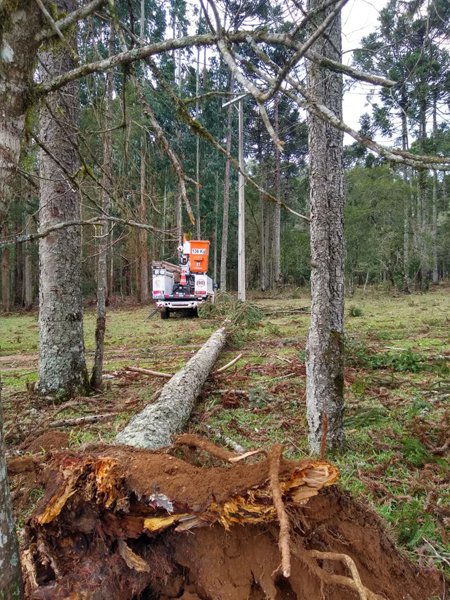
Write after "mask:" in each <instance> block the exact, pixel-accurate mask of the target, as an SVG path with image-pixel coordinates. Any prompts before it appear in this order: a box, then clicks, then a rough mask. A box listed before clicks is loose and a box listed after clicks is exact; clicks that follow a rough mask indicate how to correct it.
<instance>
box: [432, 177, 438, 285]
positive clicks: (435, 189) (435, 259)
mask: <svg viewBox="0 0 450 600" xmlns="http://www.w3.org/2000/svg"><path fill="white" fill-rule="evenodd" d="M437 205H438V180H437V172H436V171H433V222H432V229H433V236H432V239H433V283H434V284H438V283H439V265H438V226H437V220H438V206H437Z"/></svg>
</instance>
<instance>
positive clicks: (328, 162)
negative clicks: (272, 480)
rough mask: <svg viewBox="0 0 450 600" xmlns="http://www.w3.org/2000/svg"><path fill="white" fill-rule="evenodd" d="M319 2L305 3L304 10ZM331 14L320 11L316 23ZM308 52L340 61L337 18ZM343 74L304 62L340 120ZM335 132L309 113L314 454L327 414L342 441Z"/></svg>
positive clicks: (311, 84)
mask: <svg viewBox="0 0 450 600" xmlns="http://www.w3.org/2000/svg"><path fill="white" fill-rule="evenodd" d="M321 4H322V3H321V0H310V1H309V10H314V9H317V7H319V6H320V5H321ZM330 10H331V8H330V7H328V8H326V9H325V10H323V11H321V12H320V13H319V18H318V20H319V22H321V21H322V19H324V18H325V17H326V15H327V14H328V12H329V11H330ZM312 48H313V49H314V50H315V51H316V52H318V53H319V54H322V55H324V56H326V57H328V58H331V59H333V60H336V61H338V62H340V60H341V18H340V15H339V16H338V17H337V18H336V19H335V21H334V23H333V25H332V27H331V28H330V29H329V30H328V32H327V36H326V38H325V36H323V37H322V38H320V39H319V40H318V41H316V42H315V43H314V44H313V46H312ZM342 87H343V86H342V76H341V75H340V74H338V73H333V72H331V71H328V70H327V69H325V68H323V67H319V66H318V65H316V64H312V63H309V64H308V88H309V89H310V90H311V93H313V95H314V97H315V98H316V99H317V100H318V101H319V102H320V103H321V104H324V105H325V106H327V107H328V108H329V109H330V110H332V111H333V112H334V114H336V115H337V116H338V117H341V116H342V91H343V90H342ZM342 141H343V136H342V133H341V132H340V131H338V130H337V129H335V128H334V127H333V126H332V125H330V124H328V123H325V122H324V121H322V120H321V119H319V118H318V117H316V116H315V115H314V114H313V113H311V112H310V114H309V152H310V204H311V266H312V271H311V325H310V330H309V336H308V343H307V350H306V376H307V386H306V393H307V418H308V426H309V446H310V449H311V450H312V451H313V452H318V451H319V449H320V445H321V440H322V435H323V419H324V415H325V414H326V416H327V421H328V428H327V437H326V439H327V447H328V448H329V449H331V450H333V449H339V448H342V447H343V445H344V442H345V434H344V427H343V410H344V217H343V212H344V170H343V162H342V151H343V147H342Z"/></svg>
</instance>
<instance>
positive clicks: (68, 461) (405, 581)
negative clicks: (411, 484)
mask: <svg viewBox="0 0 450 600" xmlns="http://www.w3.org/2000/svg"><path fill="white" fill-rule="evenodd" d="M52 452H53V451H51V452H50V453H49V454H48V455H45V456H43V457H42V460H41V462H39V460H40V459H39V458H37V457H34V461H31V460H30V461H29V462H30V466H29V468H30V470H32V471H33V478H34V482H36V479H39V480H40V481H41V483H42V484H43V485H45V494H44V497H43V498H42V500H41V501H40V503H39V505H38V507H37V508H36V510H35V512H34V514H33V515H32V516H31V518H30V519H29V520H28V522H27V524H26V526H25V535H24V538H23V552H22V556H23V564H24V571H25V579H26V583H27V598H28V599H30V600H31V599H38V598H42V599H47V600H59V599H61V600H62V599H63V598H69V597H70V598H71V599H72V600H78V599H80V600H81V598H89V599H91V600H103V599H108V600H116V599H117V600H119V599H120V600H138V599H139V600H141V599H142V600H147V599H148V600H156V599H160V600H169V599H174V598H182V599H183V600H260V599H261V600H262V599H265V598H268V599H271V600H296V599H297V600H315V599H322V598H324V599H326V600H380V599H385V600H425V599H429V598H432V597H433V596H438V595H439V594H441V593H442V581H441V576H440V575H439V574H438V573H437V572H436V571H428V572H426V571H423V570H420V569H419V568H418V567H417V565H414V564H413V563H412V562H410V561H409V560H408V559H407V558H406V557H405V556H404V555H403V554H402V553H401V552H400V551H399V550H398V549H397V548H396V547H395V544H394V543H393V541H392V540H391V539H390V537H389V535H387V533H386V531H385V529H384V527H383V524H382V522H381V519H380V518H379V517H378V516H377V515H376V514H375V513H374V512H372V511H371V510H370V509H369V508H368V507H367V506H364V505H362V504H361V503H359V502H356V501H355V500H354V499H352V498H351V497H350V496H349V495H348V494H346V493H344V492H342V491H341V490H340V489H339V487H338V486H337V485H334V483H335V481H336V478H337V469H336V467H334V466H332V465H330V464H329V463H327V462H326V461H312V460H303V461H298V462H294V461H286V460H281V463H280V466H279V470H278V472H277V477H278V481H279V489H280V491H281V494H282V500H283V505H284V509H285V511H286V513H287V515H288V517H289V526H290V563H291V575H290V577H289V578H285V577H283V575H282V574H281V569H280V565H281V556H280V550H279V541H280V540H279V537H280V528H279V524H278V515H277V510H276V507H274V503H273V494H272V493H273V488H272V487H271V477H270V474H271V472H272V466H273V462H272V460H271V458H272V455H271V454H270V453H269V455H268V456H266V457H265V458H263V459H260V457H258V458H255V457H252V458H250V459H249V460H250V461H255V460H259V462H254V463H253V464H244V463H243V462H242V461H241V462H239V463H237V464H233V465H232V466H226V467H216V468H206V467H195V466H193V465H192V464H189V463H187V462H185V461H182V460H180V459H179V458H177V457H175V456H172V455H170V454H162V453H161V454H158V453H153V452H150V451H143V450H137V449H133V448H128V447H108V446H96V447H91V448H88V449H87V450H86V451H85V452H84V453H79V454H77V453H75V452H68V451H61V452H53V455H52ZM31 458H32V457H31ZM20 460H21V459H15V462H14V461H12V462H11V464H13V465H14V464H15V465H16V467H17V465H18V464H19V461H20ZM16 471H17V469H16ZM21 475H23V473H21ZM13 477H14V475H13Z"/></svg>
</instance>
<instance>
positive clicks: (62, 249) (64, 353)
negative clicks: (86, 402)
mask: <svg viewBox="0 0 450 600" xmlns="http://www.w3.org/2000/svg"><path fill="white" fill-rule="evenodd" d="M76 8H77V2H76V0H58V2H57V9H58V12H60V11H64V12H66V13H70V12H71V11H73V10H75V9H76ZM66 40H67V41H68V42H69V43H70V44H71V45H72V47H75V44H76V41H75V40H76V38H75V35H73V36H72V37H71V38H69V37H66ZM40 60H41V62H42V64H43V69H42V73H43V79H44V80H47V79H52V78H53V77H56V76H58V75H61V74H63V73H65V72H67V71H69V70H71V69H73V68H74V67H75V66H76V65H75V61H74V59H73V58H72V57H71V56H70V53H69V51H68V49H67V48H66V47H65V46H63V45H62V44H59V45H57V46H54V45H52V46H51V47H49V48H47V49H46V50H45V51H43V52H41V53H40ZM78 105H79V99H78V83H77V82H72V83H70V84H68V85H67V86H65V87H64V88H63V89H62V90H61V91H59V92H54V93H52V94H49V96H48V97H47V99H46V106H45V107H44V108H43V109H42V112H41V118H40V121H41V122H40V138H41V140H42V143H43V144H45V146H46V148H47V149H48V151H49V152H51V154H52V156H49V154H47V153H46V152H44V151H41V158H40V162H41V164H40V174H41V184H40V185H41V189H40V207H39V211H40V213H39V214H40V227H41V229H47V228H48V227H49V226H51V225H55V224H57V223H64V222H67V221H77V220H79V219H80V198H79V193H78V191H77V190H75V189H74V188H73V186H72V185H71V184H70V182H69V181H68V180H67V176H66V173H70V174H73V173H76V171H77V169H78V161H77V155H76V151H75V148H74V144H75V143H76V135H75V133H76V130H75V127H76V123H77V117H78ZM71 136H73V137H71ZM55 158H56V159H57V161H58V162H55ZM64 171H66V173H65V172H64ZM39 262H40V286H39V294H40V299H39V300H40V302H39V381H38V389H39V391H40V392H41V393H50V394H61V395H64V396H73V395H76V394H79V393H81V394H83V393H86V391H87V389H88V386H89V381H88V375H87V370H86V362H85V355H84V338H83V303H82V293H81V229H80V227H76V226H74V227H66V228H64V229H61V230H59V231H55V232H54V233H52V234H50V235H48V236H47V237H44V238H42V239H41V240H40V243H39Z"/></svg>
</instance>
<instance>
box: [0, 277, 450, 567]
mask: <svg viewBox="0 0 450 600" xmlns="http://www.w3.org/2000/svg"><path fill="white" fill-rule="evenodd" d="M255 295H256V294H255ZM261 296H262V295H261V294H258V295H257V298H256V299H255V302H256V304H257V305H258V306H259V308H261V309H263V310H264V311H266V312H267V313H268V314H266V316H265V317H264V318H263V319H262V321H261V322H260V323H259V324H257V325H256V326H255V327H254V328H253V329H246V330H245V335H244V334H243V335H242V336H241V337H238V336H236V340H235V343H234V346H231V347H227V348H226V350H225V351H224V352H223V353H222V355H221V356H220V359H219V361H218V363H217V368H219V367H220V366H223V365H224V364H226V363H227V362H229V361H230V360H231V359H232V358H234V357H235V356H236V354H237V353H238V352H242V354H243V357H242V359H241V360H240V361H239V362H238V363H237V364H236V365H234V366H233V367H232V368H230V369H229V370H228V371H226V372H224V373H223V374H222V375H219V376H216V377H214V378H211V379H210V380H209V382H208V384H207V386H206V387H205V392H204V395H203V397H202V398H201V399H200V400H199V401H198V403H197V405H196V407H195V409H194V414H193V417H192V420H191V430H192V431H195V432H198V433H201V434H204V433H205V428H204V425H205V424H207V425H210V426H211V427H213V428H214V429H215V430H217V431H219V432H221V433H222V434H225V435H226V436H228V437H229V438H231V439H232V440H234V441H235V442H238V443H239V444H241V445H242V446H243V447H244V448H246V449H247V448H255V447H269V446H271V445H272V444H274V443H277V442H279V443H282V444H284V446H285V448H286V454H287V455H288V456H290V457H297V458H300V457H305V456H308V450H307V423H306V402H305V396H304V392H305V381H304V380H305V376H304V366H303V361H304V358H305V351H304V348H305V344H306V337H307V333H308V328H309V315H308V314H307V313H299V312H296V313H292V314H290V313H289V311H293V310H295V309H300V308H304V307H307V306H308V305H309V297H308V295H307V294H306V293H299V292H298V291H297V293H296V297H295V298H287V297H282V295H281V296H280V295H277V297H276V298H275V297H273V298H265V299H264V298H263V299H261ZM351 303H353V306H354V307H356V308H357V309H358V310H357V311H353V313H355V314H354V316H351V317H350V316H348V313H349V308H350V307H351ZM150 312H151V307H145V308H132V309H130V308H126V309H120V310H111V311H109V312H108V317H107V335H106V340H105V348H106V353H105V370H106V371H110V372H112V371H117V370H119V369H121V368H123V367H124V366H127V365H139V366H141V367H147V368H150V369H155V370H159V371H165V372H174V371H176V370H177V369H178V368H180V367H181V366H182V365H183V364H185V362H186V361H187V360H189V358H190V357H191V356H192V352H194V351H195V350H196V349H197V348H198V347H199V346H200V345H201V344H202V343H204V341H206V340H207V339H208V337H209V336H210V335H211V333H212V332H213V331H214V330H215V329H216V327H217V321H215V320H212V319H181V318H170V319H169V320H167V321H161V319H159V317H158V316H155V317H153V318H152V319H151V320H150V321H147V320H146V317H147V316H148V314H150ZM356 313H358V314H356ZM346 317H348V318H346V334H347V353H348V361H347V370H346V385H345V394H346V413H345V425H346V430H347V446H346V449H345V452H343V453H342V454H339V455H334V456H330V457H329V458H330V460H333V461H335V462H336V463H337V464H338V466H339V468H340V470H341V477H340V483H339V485H341V486H342V487H344V488H345V489H347V490H350V491H351V492H352V493H353V494H354V495H356V496H358V497H360V498H364V499H365V500H366V501H368V502H370V503H371V504H372V505H373V507H374V508H375V509H376V510H377V511H378V512H379V513H380V514H381V515H382V516H383V518H384V519H385V520H386V521H387V523H388V524H389V526H390V527H391V528H392V531H393V533H394V535H395V536H396V538H397V540H398V542H399V543H400V544H401V545H402V547H403V548H404V549H405V551H406V552H408V553H409V554H410V555H411V556H413V557H414V556H415V557H416V558H417V553H418V552H420V550H421V549H423V547H424V546H426V545H427V544H428V543H431V544H432V546H433V547H434V548H435V549H436V551H437V554H438V555H440V556H441V557H442V559H440V558H439V556H437V557H435V559H434V560H435V564H436V565H437V566H439V567H445V569H446V570H447V572H448V570H449V567H448V564H447V563H446V562H445V560H443V559H448V562H450V557H449V544H448V540H449V539H450V519H449V518H448V517H444V516H442V514H440V512H439V510H440V508H442V507H446V506H449V504H450V457H449V452H448V451H447V452H444V453H442V454H433V446H434V447H435V448H439V447H440V446H443V445H444V443H445V441H446V439H449V438H450V397H449V398H448V399H446V400H445V399H444V400H442V401H438V402H436V401H435V399H436V398H438V400H439V398H440V397H444V396H445V394H450V369H449V361H448V360H447V359H446V358H445V357H444V358H442V356H443V354H444V353H445V352H447V351H448V350H449V347H450V333H449V324H450V303H449V301H448V290H446V289H439V290H437V291H434V292H432V293H429V294H427V295H419V296H398V297H393V296H387V295H386V294H384V293H382V292H381V291H378V290H374V289H368V290H367V294H366V296H365V297H364V298H363V297H362V295H361V294H360V293H358V292H357V293H356V294H355V296H354V298H353V299H352V300H351V301H350V302H349V306H348V307H347V310H346ZM94 329H95V313H94V312H93V311H91V310H89V311H86V314H85V342H86V349H87V360H88V365H89V367H91V365H92V360H93V349H94ZM0 340H1V348H0V359H2V362H1V363H0V368H1V371H2V379H3V385H4V405H5V416H6V421H7V422H6V427H5V429H7V428H8V426H9V425H10V423H11V422H12V419H13V417H14V415H15V414H16V411H17V410H18V409H17V406H19V407H22V408H21V410H24V408H23V407H25V408H26V407H28V408H27V410H28V409H29V408H30V407H31V408H34V407H36V406H39V409H40V410H42V411H45V410H46V411H47V414H50V412H51V411H52V410H54V407H53V406H52V405H51V404H49V405H48V406H46V405H45V406H44V405H43V406H42V408H41V405H38V404H33V400H29V401H28V404H27V402H26V401H25V399H24V392H21V390H24V389H25V382H26V381H29V382H32V381H35V380H36V377H37V375H36V367H37V359H36V356H35V355H36V353H37V344H38V329H37V317H36V315H28V314H27V315H11V316H8V317H5V318H2V319H0ZM238 347H239V350H237V348H238ZM437 356H441V358H436V357H437ZM291 373H294V375H295V376H293V377H289V378H284V377H285V376H286V375H289V374H291ZM280 377H281V379H279V378H280ZM111 385H112V389H111V390H109V391H105V393H104V394H103V395H102V397H101V398H100V399H98V400H97V402H98V405H97V410H98V411H104V412H110V411H111V412H117V413H118V415H117V416H116V417H114V418H113V419H111V420H110V421H107V422H99V423H97V424H95V425H92V426H87V427H82V428H80V427H78V428H72V429H70V431H71V445H72V446H79V445H82V444H85V443H87V442H92V441H100V440H101V441H104V442H108V441H112V440H113V439H114V437H115V435H116V433H117V431H119V430H120V429H121V428H123V426H124V425H125V423H126V422H127V421H128V419H129V418H130V416H131V415H132V414H133V412H136V411H138V410H141V409H142V408H143V406H145V404H146V403H148V402H149V401H151V398H152V396H153V394H154V392H155V391H156V390H157V389H160V387H161V386H162V385H163V381H162V380H157V379H155V378H143V377H139V378H136V379H132V378H128V379H127V378H121V377H118V378H117V380H112V384H111ZM215 389H227V390H233V389H236V390H245V391H246V392H247V394H246V395H244V396H242V395H236V396H232V395H231V396H230V397H228V399H227V397H224V396H222V395H221V394H218V393H216V392H215V391H214V390H215ZM434 390H435V391H434ZM20 394H22V395H20ZM16 402H19V404H16ZM91 409H92V405H91V400H90V399H89V400H85V399H83V400H82V401H80V403H79V405H77V406H73V407H68V408H67V409H66V410H64V411H62V412H61V413H60V414H58V417H57V418H71V417H76V416H82V415H84V414H87V413H88V412H89V410H91ZM33 418H34V417H33V413H26V414H25V413H24V418H23V424H22V425H23V426H24V427H26V426H27V424H29V423H31V422H32V419H33ZM67 430H69V429H67ZM13 439H14V438H13ZM19 441H20V440H19ZM219 443H221V444H223V441H219ZM430 492H435V493H436V500H435V504H436V506H437V507H438V508H436V506H435V507H434V508H433V506H432V505H427V497H428V495H429V493H430ZM430 552H431V550H430ZM446 557H447V558H446Z"/></svg>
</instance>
